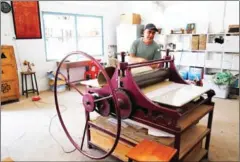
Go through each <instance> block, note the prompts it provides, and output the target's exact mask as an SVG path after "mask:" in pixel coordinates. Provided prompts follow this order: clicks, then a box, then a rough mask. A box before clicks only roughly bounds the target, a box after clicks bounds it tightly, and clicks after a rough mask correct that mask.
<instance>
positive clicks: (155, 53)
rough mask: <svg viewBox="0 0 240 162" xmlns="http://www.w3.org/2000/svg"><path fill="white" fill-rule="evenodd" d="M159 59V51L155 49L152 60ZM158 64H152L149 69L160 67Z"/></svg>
mask: <svg viewBox="0 0 240 162" xmlns="http://www.w3.org/2000/svg"><path fill="white" fill-rule="evenodd" d="M160 58H161V51H160V48H156V50H155V52H154V55H153V60H158V59H160ZM160 64H161V63H160ZM160 64H154V65H152V66H151V67H152V68H153V69H155V68H159V67H160V66H161V65H160Z"/></svg>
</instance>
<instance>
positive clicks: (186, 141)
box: [90, 117, 210, 159]
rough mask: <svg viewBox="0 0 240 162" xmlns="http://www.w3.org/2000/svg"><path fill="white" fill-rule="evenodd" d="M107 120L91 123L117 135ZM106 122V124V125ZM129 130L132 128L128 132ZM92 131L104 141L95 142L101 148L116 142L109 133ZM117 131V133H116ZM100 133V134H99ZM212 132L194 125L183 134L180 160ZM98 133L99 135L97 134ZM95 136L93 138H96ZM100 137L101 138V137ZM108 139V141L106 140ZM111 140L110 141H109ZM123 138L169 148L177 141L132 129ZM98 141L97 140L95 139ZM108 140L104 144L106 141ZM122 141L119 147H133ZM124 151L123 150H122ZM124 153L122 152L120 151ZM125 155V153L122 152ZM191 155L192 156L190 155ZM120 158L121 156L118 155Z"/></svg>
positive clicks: (114, 127)
mask: <svg viewBox="0 0 240 162" xmlns="http://www.w3.org/2000/svg"><path fill="white" fill-rule="evenodd" d="M106 119H107V118H105V119H104V118H103V117H100V118H98V119H97V120H95V121H93V122H91V123H94V125H98V126H100V127H101V128H104V129H106V130H107V131H111V132H112V133H114V134H115V132H116V126H114V125H112V124H106V123H108V122H107V120H106ZM104 121H105V123H104ZM127 128H130V129H128V130H127ZM90 130H95V131H94V132H95V134H94V135H96V137H97V136H98V138H99V139H102V140H100V141H96V140H94V144H95V145H97V146H99V147H101V148H102V147H103V146H102V145H103V144H102V143H106V142H107V143H109V140H110V139H111V142H110V144H112V143H113V142H114V137H112V136H110V135H108V134H107V133H104V132H102V131H99V130H97V129H96V128H90ZM114 131H115V132H114ZM97 132H98V133H97ZM209 132H210V130H209V129H208V128H207V127H205V126H202V125H194V126H192V127H190V128H188V129H187V130H186V131H185V132H184V133H183V134H182V137H181V145H180V146H181V147H180V156H179V157H180V159H182V158H184V157H186V155H187V154H188V153H189V152H190V151H191V150H193V149H194V147H196V146H197V144H198V143H199V142H201V141H202V139H203V138H204V137H205V136H206V135H207V134H208V133H209ZM96 133H97V134H96ZM94 135H93V136H94ZM99 136H100V137H99ZM105 138H106V139H105ZM109 138H110V139H109ZM121 138H123V139H125V140H127V141H130V142H132V143H134V144H138V143H139V142H141V141H142V140H144V139H149V140H153V141H156V142H159V143H161V144H164V145H167V146H171V147H173V146H174V141H175V139H174V138H161V137H154V136H151V135H148V134H147V131H144V130H142V131H141V130H136V129H133V128H131V127H125V128H122V132H121ZM95 139H96V138H95ZM103 139H104V140H107V141H105V142H104V140H103ZM120 141H121V145H122V146H119V147H121V148H122V147H123V145H124V147H125V149H126V147H127V148H128V149H130V148H131V146H130V145H129V146H127V145H126V143H125V142H123V141H122V140H120ZM92 142H93V141H92ZM110 144H109V146H108V147H111V145H110ZM104 147H105V146H104ZM103 149H104V150H105V149H106V150H107V149H108V148H103ZM121 150H122V149H121ZM120 152H122V151H120ZM122 153H123V152H122ZM205 153H206V152H205V151H204V150H201V154H199V155H197V156H196V157H195V158H200V157H202V156H203V155H204V154H205ZM190 155H191V154H190ZM118 156H119V155H118ZM188 158H189V157H188Z"/></svg>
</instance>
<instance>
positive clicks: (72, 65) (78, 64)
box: [57, 59, 101, 90]
mask: <svg viewBox="0 0 240 162" xmlns="http://www.w3.org/2000/svg"><path fill="white" fill-rule="evenodd" d="M90 61H91V60H84V61H74V62H73V61H72V62H67V61H66V62H63V63H62V66H61V68H63V69H66V70H67V82H70V75H69V70H70V69H71V68H77V67H86V66H88V64H89V62H90ZM97 61H101V59H97ZM59 64H60V62H57V66H59ZM79 81H81V80H75V81H72V82H71V83H75V82H79ZM68 88H69V90H70V85H68Z"/></svg>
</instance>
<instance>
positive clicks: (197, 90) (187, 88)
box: [145, 83, 209, 107]
mask: <svg viewBox="0 0 240 162" xmlns="http://www.w3.org/2000/svg"><path fill="white" fill-rule="evenodd" d="M208 90H209V89H208V88H204V87H199V86H195V85H187V84H179V83H171V84H169V85H166V86H164V87H162V88H159V89H156V90H154V91H152V92H149V93H146V94H145V95H146V96H147V97H148V98H149V99H151V100H152V101H155V102H158V103H162V104H166V105H170V106H177V107H180V106H183V105H184V104H186V103H188V102H190V101H192V100H194V99H195V98H197V97H199V96H200V95H202V94H203V93H205V92H207V91H208Z"/></svg>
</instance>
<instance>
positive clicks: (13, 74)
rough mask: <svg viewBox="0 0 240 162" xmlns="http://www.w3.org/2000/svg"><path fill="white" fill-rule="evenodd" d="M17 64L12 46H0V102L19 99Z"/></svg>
mask: <svg viewBox="0 0 240 162" xmlns="http://www.w3.org/2000/svg"><path fill="white" fill-rule="evenodd" d="M19 96H20V94H19V82H18V73H17V64H16V59H15V54H14V49H13V46H7V45H3V46H1V102H5V101H11V100H19Z"/></svg>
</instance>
